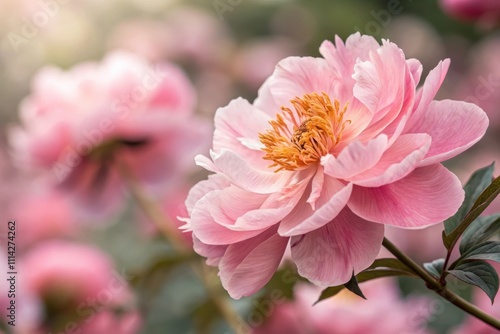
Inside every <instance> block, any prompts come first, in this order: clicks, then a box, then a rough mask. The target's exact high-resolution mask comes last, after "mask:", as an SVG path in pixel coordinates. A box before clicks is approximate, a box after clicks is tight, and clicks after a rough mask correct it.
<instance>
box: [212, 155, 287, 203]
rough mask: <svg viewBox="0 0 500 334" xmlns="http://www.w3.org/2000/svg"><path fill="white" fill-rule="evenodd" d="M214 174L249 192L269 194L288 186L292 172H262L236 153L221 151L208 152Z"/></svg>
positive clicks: (269, 170)
mask: <svg viewBox="0 0 500 334" xmlns="http://www.w3.org/2000/svg"><path fill="white" fill-rule="evenodd" d="M210 153H211V156H212V160H213V163H214V165H215V166H216V167H217V170H216V172H217V173H220V174H223V175H224V176H225V177H226V178H227V179H228V180H229V181H230V182H231V183H232V184H234V185H236V186H238V187H240V188H241V189H244V190H246V191H249V192H255V193H259V194H270V193H274V192H277V191H280V190H281V189H282V188H283V187H284V186H286V185H288V183H289V181H290V178H291V177H292V176H293V175H294V172H288V171H281V172H279V173H275V172H273V170H272V169H269V168H268V171H262V170H259V169H256V168H254V167H253V166H252V165H251V164H250V163H249V162H248V161H246V160H243V158H242V157H240V156H239V155H237V154H236V153H234V152H232V151H228V150H225V149H223V150H221V151H220V153H215V152H210Z"/></svg>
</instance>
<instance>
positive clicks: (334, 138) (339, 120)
mask: <svg viewBox="0 0 500 334" xmlns="http://www.w3.org/2000/svg"><path fill="white" fill-rule="evenodd" d="M290 102H291V103H292V106H293V109H294V110H291V109H290V108H286V107H281V110H282V114H278V115H277V116H276V120H272V121H270V122H269V124H271V126H272V129H271V130H267V132H266V133H259V139H260V141H261V142H262V144H264V146H265V147H264V148H263V150H264V152H266V154H265V155H264V159H266V160H271V161H273V164H272V165H270V166H269V167H270V168H275V167H278V168H277V169H276V170H275V172H278V171H280V170H299V169H304V168H305V167H307V166H309V165H311V164H313V163H315V162H317V161H319V160H320V159H321V157H322V156H324V155H326V154H327V153H328V152H330V150H331V149H332V148H334V147H335V146H336V145H337V144H338V143H339V141H340V139H341V138H342V131H343V130H344V128H345V126H346V124H347V123H350V121H349V120H347V121H344V120H343V118H344V113H345V112H346V110H347V107H348V104H346V105H345V106H344V107H343V108H342V109H341V107H340V102H339V101H338V100H334V101H333V103H332V101H331V100H330V97H329V96H328V95H327V94H326V93H321V94H318V93H311V94H305V95H304V96H303V97H301V98H299V97H296V98H294V99H293V100H291V101H290ZM289 125H292V127H293V128H292V129H290V128H289Z"/></svg>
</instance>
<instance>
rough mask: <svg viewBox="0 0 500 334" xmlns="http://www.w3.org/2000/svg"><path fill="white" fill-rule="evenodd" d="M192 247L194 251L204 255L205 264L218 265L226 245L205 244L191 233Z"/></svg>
mask: <svg viewBox="0 0 500 334" xmlns="http://www.w3.org/2000/svg"><path fill="white" fill-rule="evenodd" d="M193 248H194V251H195V252H196V253H198V254H199V255H201V256H203V257H206V258H207V260H206V264H207V265H209V266H218V265H219V262H220V260H221V259H222V256H223V255H224V253H225V252H226V249H227V246H226V245H217V246H214V245H207V244H204V243H203V242H201V241H200V239H198V238H197V237H196V236H195V235H194V234H193Z"/></svg>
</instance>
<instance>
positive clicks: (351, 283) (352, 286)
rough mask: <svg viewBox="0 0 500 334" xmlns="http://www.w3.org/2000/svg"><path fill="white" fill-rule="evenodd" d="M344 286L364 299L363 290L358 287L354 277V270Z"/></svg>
mask: <svg viewBox="0 0 500 334" xmlns="http://www.w3.org/2000/svg"><path fill="white" fill-rule="evenodd" d="M344 286H345V287H346V289H347V290H349V291H351V292H352V293H354V294H355V295H357V296H360V297H361V298H363V299H366V297H365V295H364V294H363V292H362V291H361V289H360V288H359V285H358V280H357V279H356V275H354V272H353V273H352V277H351V279H350V280H349V282H347V283H346V284H344Z"/></svg>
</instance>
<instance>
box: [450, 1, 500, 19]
mask: <svg viewBox="0 0 500 334" xmlns="http://www.w3.org/2000/svg"><path fill="white" fill-rule="evenodd" d="M440 3H441V7H443V9H444V10H445V12H447V13H448V14H449V15H451V16H454V17H457V18H459V19H465V20H478V19H488V20H489V21H490V20H495V21H498V20H499V19H500V2H499V1H498V0H441V1H440Z"/></svg>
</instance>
